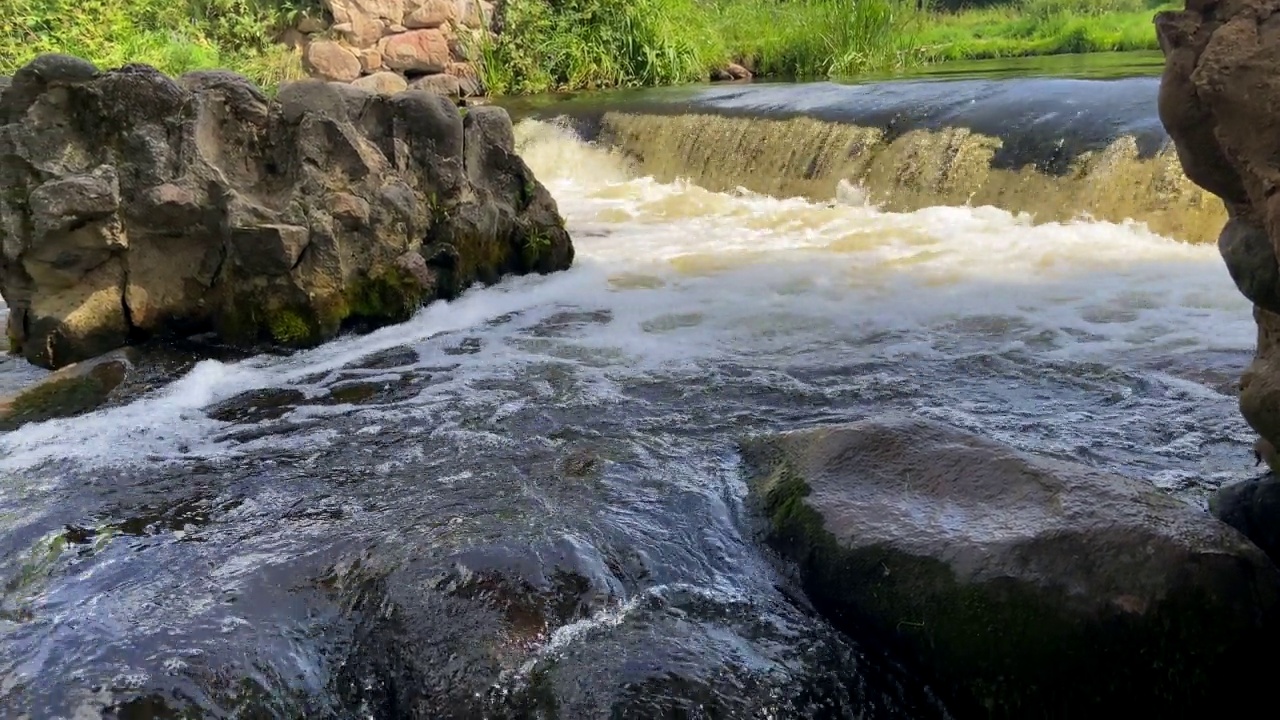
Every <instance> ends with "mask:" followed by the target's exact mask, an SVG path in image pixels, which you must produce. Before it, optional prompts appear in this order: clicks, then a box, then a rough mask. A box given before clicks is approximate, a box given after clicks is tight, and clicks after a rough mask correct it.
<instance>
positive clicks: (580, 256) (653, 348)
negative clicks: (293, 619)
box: [0, 122, 1254, 472]
mask: <svg viewBox="0 0 1280 720" xmlns="http://www.w3.org/2000/svg"><path fill="white" fill-rule="evenodd" d="M517 134H518V137H519V142H520V144H521V148H522V152H523V154H524V156H525V158H526V159H527V161H528V162H529V163H530V165H531V166H532V167H533V169H534V171H535V173H536V174H537V175H538V177H539V178H541V179H543V180H544V181H545V182H546V183H547V185H548V187H549V188H550V189H551V191H552V193H553V195H554V196H555V197H556V198H557V201H558V203H559V205H560V209H561V211H562V212H563V213H564V214H565V216H566V218H567V220H568V226H569V228H570V230H571V232H572V233H573V234H574V236H575V246H576V249H577V259H576V262H575V267H574V268H573V269H572V270H570V271H568V272H565V273H558V274H555V275H551V276H547V277H530V278H518V279H513V280H510V281H507V282H504V283H502V284H501V285H499V286H497V287H492V288H487V289H477V290H473V291H471V292H469V293H467V294H466V295H465V296H463V297H462V298H460V299H458V300H456V301H454V302H452V303H436V304H433V305H431V306H430V307H428V308H426V309H424V310H423V311H421V312H420V313H418V315H417V316H416V317H414V318H413V319H412V320H410V321H409V322H406V323H404V324H401V325H398V326H394V327H389V328H384V329H383V330H381V331H379V332H376V333H373V334H372V335H368V336H364V337H358V338H346V339H341V340H338V341H335V342H332V343H329V344H327V345H325V346H323V347H320V348H317V349H315V350H312V351H309V352H305V353H301V354H298V355H295V356H293V357H291V358H287V359H282V358H255V359H253V360H251V361H246V362H241V363H232V364H224V363H219V362H214V361H207V362H204V363H201V364H199V365H198V366H196V368H194V369H193V370H192V371H191V372H190V373H188V374H187V375H186V376H185V377H183V378H181V379H180V380H178V381H177V382H175V383H173V384H172V385H170V386H169V387H167V388H164V389H162V390H161V391H159V392H156V393H154V394H153V395H151V396H149V397H146V398H144V399H141V400H139V401H137V402H135V403H133V404H132V405H129V406H127V407H121V408H114V409H110V410H105V411H101V412H97V413H93V414H91V415H87V416H82V417H78V418H73V419H69V420H56V421H50V422H46V423H41V424H35V425H28V426H26V427H24V428H22V429H20V430H18V431H15V432H12V433H9V434H6V435H0V471H4V472H16V471H18V470H20V469H22V468H25V467H30V466H32V465H33V464H36V463H40V462H43V461H46V460H53V459H59V458H62V459H69V460H73V461H75V462H77V463H80V464H83V465H85V466H87V467H91V466H100V465H106V464H117V463H129V462H134V461H137V460H139V459H141V458H144V457H148V456H150V457H170V458H179V457H190V456H210V455H218V454H223V453H228V452H240V451H243V450H244V449H247V448H241V449H237V447H236V446H234V444H232V443H229V442H227V441H219V440H216V439H215V438H216V437H217V436H218V431H219V430H220V429H221V428H222V427H223V424H222V423H218V422H216V421H214V420H211V419H209V418H207V417H205V416H204V414H203V412H202V408H205V407H207V406H208V405H210V404H211V403H215V402H218V401H220V400H223V399H225V398H229V397H231V396H233V395H235V394H237V393H240V392H243V391H245V390H247V389H252V388H261V387H269V386H277V385H280V384H284V383H292V382H296V381H298V380H299V379H300V378H303V377H305V376H307V375H310V374H312V373H316V372H320V371H324V370H332V369H336V368H339V367H341V366H342V365H344V364H346V363H349V362H351V361H353V360H356V359H358V358H360V357H362V356H365V355H368V354H370V353H373V352H376V351H378V350H382V349H386V348H391V347H395V346H398V345H406V344H408V345H412V346H415V347H418V348H419V350H420V352H421V353H422V354H423V355H424V363H426V364H433V363H435V364H440V363H444V362H450V363H462V367H461V368H459V369H458V370H457V371H456V372H454V373H453V374H449V375H446V376H443V377H441V378H440V379H439V380H438V381H433V383H432V384H430V385H429V387H428V388H427V389H426V390H425V391H424V393H423V395H422V396H421V397H420V398H418V400H417V401H415V402H413V403H410V404H409V409H408V410H406V412H414V413H418V414H419V415H427V416H430V417H437V416H438V417H441V418H447V416H448V415H449V413H450V412H451V408H453V407H454V404H456V403H458V402H461V400H459V398H461V397H466V396H467V392H469V390H468V385H469V383H471V382H472V381H473V380H474V379H476V378H477V377H481V376H484V377H507V378H519V377H522V376H523V375H524V374H525V373H526V371H527V368H528V367H529V364H530V363H531V362H535V361H536V362H559V363H569V364H571V365H572V366H573V367H574V372H575V373H576V374H577V376H578V377H579V378H580V379H581V381H582V384H583V386H584V387H585V388H586V389H585V390H584V391H583V392H588V393H592V395H591V397H589V398H577V400H578V401H582V402H588V401H589V402H594V403H599V404H608V403H611V402H616V401H618V400H619V398H618V397H617V396H616V395H614V394H613V390H611V385H610V378H613V377H617V376H618V375H620V374H636V373H655V372H691V373H697V372H700V371H703V370H705V368H707V367H708V366H709V364H713V363H716V362H720V361H723V360H727V359H740V358H754V359H755V360H756V361H757V362H764V363H766V365H767V364H768V362H774V363H778V364H782V363H788V362H791V361H792V360H791V358H794V357H796V356H798V355H800V354H801V353H804V352H814V351H816V350H820V349H823V348H826V349H829V350H830V351H832V352H835V353H838V354H844V355H847V356H850V357H858V356H865V357H876V358H885V357H893V356H894V355H895V354H899V353H905V352H911V353H921V352H923V353H938V354H942V355H945V354H948V353H953V352H955V353H958V352H962V351H963V347H962V346H963V345H964V344H965V343H966V342H970V341H972V340H973V339H974V338H977V337H986V338H987V339H988V340H990V341H992V342H998V343H1001V345H1000V347H1003V348H1019V347H1027V348H1033V349H1034V351H1035V352H1038V353H1042V354H1044V355H1047V356H1052V357H1061V358H1070V359H1078V358H1099V359H1104V360H1105V359H1106V358H1112V357H1115V356H1116V355H1117V354H1124V353H1129V352H1148V353H1149V352H1167V353H1179V352H1195V351H1203V350H1247V349H1248V348H1250V347H1252V343H1253V341H1254V329H1253V323H1252V320H1251V316H1250V313H1249V308H1248V305H1247V303H1246V301H1245V300H1244V299H1243V298H1242V297H1241V296H1240V295H1239V293H1238V292H1237V291H1236V290H1235V288H1234V287H1233V285H1232V283H1231V281H1230V279H1229V277H1228V276H1227V273H1226V270H1225V269H1224V268H1223V266H1222V263H1221V260H1220V259H1219V257H1218V255H1217V252H1216V249H1215V248H1213V247H1212V246H1193V245H1188V244H1185V243H1180V242H1177V241H1174V240H1171V239H1168V238H1163V237H1159V236H1157V235H1155V234H1153V233H1151V232H1149V231H1148V230H1147V229H1146V228H1145V227H1143V226H1142V225H1140V224H1135V223H1130V224H1113V223H1101V222H1073V223H1051V224H1044V225H1034V224H1032V222H1031V221H1030V219H1029V218H1027V217H1020V216H1014V215H1011V214H1010V213H1007V212H1004V211H1002V210H999V209H996V208H991V207H976V208H969V207H935V208H928V209H924V210H920V211H917V212H912V213H887V212H882V211H880V210H878V209H876V208H875V207H871V206H869V205H868V204H866V203H865V200H864V199H863V198H862V197H861V196H860V195H858V193H857V192H856V189H855V188H851V189H849V190H848V191H847V192H846V193H845V194H844V197H843V198H842V200H841V201H840V202H836V203H831V204H815V203H810V202H807V201H805V200H802V199H799V198H772V197H767V196H760V195H753V194H750V193H713V192H709V191H706V190H704V189H702V188H699V187H696V186H693V185H691V184H689V183H686V182H676V183H669V184H664V183H659V182H656V181H654V180H653V179H651V178H635V177H631V176H630V175H629V174H628V169H627V164H626V163H625V162H624V161H623V160H622V159H620V158H618V157H616V156H614V155H612V154H610V153H607V152H605V151H603V150H600V149H596V148H593V147H591V146H589V145H587V144H584V143H582V142H580V141H578V140H576V139H573V138H572V137H571V136H569V135H568V134H567V133H566V132H565V131H563V130H561V129H559V128H556V127H554V126H551V125H547V124H542V123H531V122H526V123H522V124H521V125H520V126H519V127H518V128H517ZM571 308H576V309H583V310H606V311H608V312H609V313H611V319H610V320H608V321H607V322H599V323H584V324H582V325H580V326H576V327H575V329H574V330H573V331H572V332H571V333H570V334H569V335H568V336H567V337H554V338H534V337H528V336H527V333H526V332H525V330H527V328H529V327H530V326H532V325H534V324H536V323H537V322H539V321H540V320H543V319H545V318H546V317H548V316H551V315H553V314H555V313H556V312H560V311H562V310H565V309H571ZM512 312H522V313H524V315H522V316H521V317H520V318H518V319H517V320H515V321H512V322H508V323H505V324H497V325H495V326H492V327H490V326H486V325H485V323H486V322H488V321H491V320H493V319H495V318H498V317H500V316H503V315H505V314H507V313H512ZM975 318H982V322H981V323H979V324H977V325H975V324H974V323H975ZM966 323H967V324H966ZM461 330H466V332H467V334H469V335H474V336H477V337H479V338H481V339H482V340H483V341H484V343H483V345H482V348H481V350H480V351H479V352H478V353H476V354H472V355H465V356H448V357H446V356H444V355H442V354H440V351H439V348H438V347H435V346H434V345H432V344H431V342H430V341H431V338H433V337H435V336H437V335H438V334H440V333H447V332H454V331H461ZM886 332H888V333H890V334H891V335H890V336H885V333H886ZM877 333H879V335H877ZM893 333H897V334H896V335H894V334H893ZM984 333H985V335H984ZM1045 337H1048V338H1050V340H1051V341H1050V342H1048V343H1043V342H1041V340H1042V339H1043V338H1045ZM1037 343H1039V344H1037ZM771 359H772V360H771ZM527 387H528V388H529V390H528V392H529V393H530V394H531V396H544V397H550V395H549V394H550V393H553V392H554V390H553V389H551V388H549V387H540V386H538V385H537V384H536V383H533V382H530V383H529V384H528V385H527ZM526 401H527V399H526ZM512 402H516V400H515V399H514V398H513V399H512ZM494 407H496V408H497V409H496V410H492V409H491V410H490V412H496V413H497V415H495V416H494V419H496V418H497V417H498V416H499V415H501V414H502V413H504V412H508V411H514V408H515V406H514V405H513V406H512V407H511V408H508V409H503V408H502V407H501V403H497V402H495V403H494ZM342 411H344V412H346V411H350V408H343V409H342ZM394 418H395V413H394V412H389V413H383V414H380V415H377V417H376V422H378V423H379V424H382V425H387V424H388V423H390V422H394ZM374 421H375V420H374V419H373V418H372V417H371V418H370V422H374ZM279 441H280V440H279V438H274V439H263V440H261V441H256V442H259V443H268V442H279ZM315 441H317V438H316V437H314V436H313V437H311V438H309V439H308V442H315ZM321 441H322V439H321Z"/></svg>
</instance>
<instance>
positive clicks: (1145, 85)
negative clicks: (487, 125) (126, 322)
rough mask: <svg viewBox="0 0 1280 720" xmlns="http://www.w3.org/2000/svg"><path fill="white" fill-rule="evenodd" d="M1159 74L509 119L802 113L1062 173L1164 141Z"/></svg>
mask: <svg viewBox="0 0 1280 720" xmlns="http://www.w3.org/2000/svg"><path fill="white" fill-rule="evenodd" d="M1159 87H1160V80H1159V78H1158V77H1150V76H1145V77H1144V76H1138V77H1122V78H1116V79H1105V80H1100V79H1084V78H1063V77H1022V78H965V79H930V78H923V79H910V80H890V81H885V82H871V83H865V84H856V85H853V84H842V83H836V82H803V83H796V82H750V83H742V84H725V85H710V86H707V85H703V86H693V87H689V86H685V87H676V88H655V89H645V90H627V91H613V92H601V93H582V94H577V95H572V96H568V95H560V96H544V97H541V98H536V99H521V100H513V101H511V102H509V103H504V104H505V105H507V107H508V109H509V111H510V112H511V113H512V115H513V116H515V117H527V118H533V119H539V120H550V119H560V120H563V121H566V122H567V123H568V124H569V126H570V127H572V128H573V129H574V130H575V131H576V132H577V133H578V134H579V135H581V136H582V137H583V138H584V139H586V140H593V139H596V138H597V137H598V136H599V135H600V131H601V124H602V118H603V116H604V114H605V113H608V112H622V113H634V114H647V115H688V114H713V115H722V116H728V117H749V118H760V119H774V120H786V119H791V118H796V117H809V118H814V119H816V120H822V121H826V122H833V123H845V124H851V125H858V126H862V127H878V128H880V129H882V130H884V131H885V133H886V135H887V136H888V138H889V139H892V138H894V137H896V136H899V135H901V134H904V133H906V132H910V131H912V130H941V129H946V128H966V129H968V130H970V131H972V132H976V133H980V134H983V135H987V136H991V137H996V138H999V139H1000V140H1001V141H1002V144H1003V146H1002V148H1001V149H1000V150H999V151H997V153H996V155H995V157H994V158H993V159H992V166H993V167H997V168H1002V169H1011V170H1017V169H1021V168H1023V167H1026V166H1027V165H1034V166H1035V167H1036V168H1037V169H1038V170H1040V171H1041V172H1044V173H1049V174H1054V175H1060V174H1064V173H1066V172H1069V171H1070V168H1071V163H1072V161H1073V160H1074V159H1075V158H1076V157H1077V156H1079V155H1080V154H1082V153H1085V152H1090V151H1096V150H1100V149H1102V148H1105V147H1106V146H1108V145H1109V144H1111V143H1112V142H1114V141H1115V140H1116V139H1118V138H1121V137H1124V136H1132V137H1133V138H1134V139H1135V141H1136V142H1137V146H1138V152H1139V155H1140V156H1141V157H1144V158H1147V157H1151V156H1153V155H1155V154H1156V153H1158V152H1160V150H1162V149H1163V148H1164V147H1166V146H1167V145H1168V143H1169V137H1168V134H1167V133H1166V132H1165V130H1164V126H1163V125H1162V124H1161V122H1160V118H1159V114H1158V111H1157V107H1156V103H1157V95H1158V93H1159Z"/></svg>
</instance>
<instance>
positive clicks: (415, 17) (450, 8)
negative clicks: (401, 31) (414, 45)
mask: <svg viewBox="0 0 1280 720" xmlns="http://www.w3.org/2000/svg"><path fill="white" fill-rule="evenodd" d="M405 10H406V12H405V16H404V26H405V27H407V28H410V29H419V28H438V27H440V26H442V25H445V24H446V23H451V22H454V21H455V20H457V11H458V5H457V2H455V0H407V2H406V7H405Z"/></svg>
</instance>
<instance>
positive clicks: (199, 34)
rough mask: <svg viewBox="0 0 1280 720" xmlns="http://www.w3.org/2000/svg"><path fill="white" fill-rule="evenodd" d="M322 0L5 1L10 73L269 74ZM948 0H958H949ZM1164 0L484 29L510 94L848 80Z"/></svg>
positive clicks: (667, 7) (751, 4) (526, 2)
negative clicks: (719, 77) (31, 66)
mask: <svg viewBox="0 0 1280 720" xmlns="http://www.w3.org/2000/svg"><path fill="white" fill-rule="evenodd" d="M320 1H321V0H0V74H10V73H12V72H13V71H14V70H16V69H17V68H18V67H20V66H21V65H23V64H24V63H26V62H27V61H29V60H30V59H31V58H33V57H35V56H36V55H37V54H39V53H43V52H62V53H68V54H72V55H78V56H80V57H83V58H86V59H88V60H90V61H92V62H94V63H95V64H96V65H98V66H99V67H102V68H110V67H118V66H120V65H124V64H126V63H130V62H143V63H148V64H150V65H154V66H156V67H158V68H160V69H161V70H163V71H164V72H166V73H170V74H175V75H176V74H180V73H183V72H186V71H189V70H196V69H204V68H228V69H231V70H235V71H237V72H240V73H243V74H245V75H247V76H249V77H250V78H251V79H253V80H254V81H256V82H257V83H259V84H260V85H262V86H264V87H266V88H268V89H269V88H273V87H274V86H276V85H278V84H279V83H280V82H282V81H285V80H289V79H294V78H299V77H302V76H303V74H304V72H303V68H302V63H301V59H300V58H299V57H298V54H297V53H296V52H295V51H293V50H290V49H288V48H285V47H284V46H282V45H279V44H277V43H276V42H275V40H276V38H277V36H278V34H279V32H280V31H281V30H282V29H284V28H286V27H288V26H289V24H290V23H291V22H293V21H294V20H295V19H296V17H297V16H298V14H299V13H300V12H304V11H305V12H311V13H315V12H319V11H318V10H317V8H318V7H319V4H320ZM934 1H942V0H934ZM1163 7H1172V6H1170V5H1162V4H1159V0H1010V2H1008V3H1003V4H999V5H994V6H989V7H985V8H980V9H973V10H962V11H958V12H943V11H935V10H933V9H931V8H930V7H929V6H926V7H925V8H924V9H923V10H920V9H918V8H917V5H916V2H915V0H508V2H507V4H506V11H505V16H504V18H503V28H504V29H503V32H502V33H501V35H499V36H498V37H497V38H496V39H493V38H488V39H485V38H481V39H480V40H478V41H477V42H476V43H475V44H476V47H475V48H474V50H475V51H476V52H477V54H478V55H479V57H480V58H481V59H482V61H483V62H482V67H481V78H482V80H483V82H484V84H485V86H486V87H487V88H488V89H489V91H490V92H492V93H494V94H524V93H537V92H545V91H550V90H577V89H596V88H601V89H602V88H611V87H644V86H652V85H673V84H680V83H686V82H694V81H699V80H705V79H707V77H708V76H709V75H710V73H711V71H712V70H714V69H716V68H722V67H724V66H725V65H726V64H727V63H729V62H738V63H742V64H744V65H746V66H748V67H749V68H750V69H751V70H752V71H754V72H755V73H757V74H758V75H763V76H767V77H787V78H842V77H853V76H857V75H859V74H864V73H881V72H885V71H892V70H898V69H905V68H909V67H912V66H916V65H920V64H923V63H929V62H941V61H947V60H967V59H985V58H1004V57H1020V56H1030V55H1052V54H1061V53H1087V52H1099V51H1124V50H1153V49H1156V48H1157V44H1156V39H1155V31H1154V28H1153V26H1152V22H1151V20H1152V16H1153V15H1154V13H1155V12H1156V11H1157V10H1158V9H1162V8H1163Z"/></svg>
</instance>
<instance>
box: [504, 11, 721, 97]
mask: <svg viewBox="0 0 1280 720" xmlns="http://www.w3.org/2000/svg"><path fill="white" fill-rule="evenodd" d="M502 26H503V32H502V34H501V35H499V36H498V37H497V38H496V39H489V38H484V37H482V38H481V43H480V45H481V47H480V52H481V57H482V59H483V68H484V69H483V71H482V72H483V74H482V80H483V81H484V84H485V87H487V88H490V89H491V90H492V91H496V92H498V93H526V92H540V91H545V90H550V89H556V88H573V89H579V88H586V89H592V88H605V87H636V86H645V85H669V84H674V83H681V82H688V81H691V80H698V79H702V78H704V77H705V76H706V74H707V70H708V68H709V67H710V66H711V65H712V64H714V63H715V62H716V61H717V60H719V59H720V58H722V57H723V56H724V50H723V48H722V47H720V46H719V44H718V42H717V38H716V36H715V35H714V33H713V32H712V31H711V28H710V27H709V26H708V24H707V17H706V8H705V7H704V6H703V5H701V4H700V3H698V2H697V1H696V0H556V2H554V3H553V2H551V1H550V0H508V2H507V3H506V6H505V11H504V14H503V17H502Z"/></svg>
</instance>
